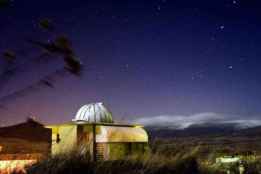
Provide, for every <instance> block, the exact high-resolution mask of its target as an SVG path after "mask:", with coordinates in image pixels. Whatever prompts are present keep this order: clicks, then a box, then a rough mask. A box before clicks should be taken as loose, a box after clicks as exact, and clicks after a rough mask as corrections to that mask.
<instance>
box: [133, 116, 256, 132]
mask: <svg viewBox="0 0 261 174" xmlns="http://www.w3.org/2000/svg"><path fill="white" fill-rule="evenodd" d="M133 122H135V123H140V124H143V125H145V126H157V127H165V128H172V129H185V128H188V127H190V126H192V125H208V124H215V125H219V124H220V125H224V124H227V125H228V124H231V125H234V126H235V128H239V129H243V128H250V127H256V126H261V119H258V118H257V117H247V116H239V115H229V114H219V113H214V112H206V113H199V114H193V115H160V116H152V117H142V118H138V119H136V120H134V121H133Z"/></svg>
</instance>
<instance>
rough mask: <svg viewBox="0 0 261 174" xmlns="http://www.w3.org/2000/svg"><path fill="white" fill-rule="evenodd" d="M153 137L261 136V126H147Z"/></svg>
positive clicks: (232, 124)
mask: <svg viewBox="0 0 261 174" xmlns="http://www.w3.org/2000/svg"><path fill="white" fill-rule="evenodd" d="M145 128H146V130H147V131H148V132H149V134H150V136H151V137H152V138H176V137H204V136H208V137H209V136H234V137H241V136H244V137H245V136H248V137H258V136H261V126H256V127H250V128H239V127H238V124H236V123H226V124H221V123H218V124H214V123H204V124H193V125H190V126H189V127H187V128H184V129H178V128H177V129H175V128H173V127H163V126H147V127H145Z"/></svg>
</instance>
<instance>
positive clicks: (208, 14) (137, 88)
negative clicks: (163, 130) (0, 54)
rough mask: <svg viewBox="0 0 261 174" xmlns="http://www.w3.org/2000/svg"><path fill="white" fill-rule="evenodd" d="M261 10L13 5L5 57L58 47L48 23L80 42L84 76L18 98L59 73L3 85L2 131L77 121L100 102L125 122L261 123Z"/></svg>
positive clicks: (1, 43)
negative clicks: (205, 119)
mask: <svg viewBox="0 0 261 174" xmlns="http://www.w3.org/2000/svg"><path fill="white" fill-rule="evenodd" d="M260 9H261V1H259V0H121V1H120V0H119V1H116V0H115V1H110V0H82V1H80V0H74V1H60V0H37V1H36V0H12V1H11V2H10V3H9V5H8V6H7V7H2V8H0V51H4V50H5V49H10V50H14V51H15V52H17V54H18V55H17V59H18V62H26V60H27V59H28V58H29V57H30V56H31V57H33V56H34V52H35V50H34V48H33V46H31V45H29V46H28V45H27V44H26V42H25V40H26V39H27V38H37V39H41V40H44V41H48V40H49V39H50V38H48V36H47V35H48V33H46V32H44V31H41V29H39V25H38V22H39V20H41V19H43V18H48V19H50V20H51V21H52V22H53V25H54V27H55V32H57V33H62V34H65V35H67V36H68V37H69V38H70V39H71V41H72V44H73V48H74V49H75V52H76V54H77V55H78V57H79V59H80V60H81V61H82V63H83V65H84V71H83V73H82V75H81V76H80V77H77V76H73V75H68V76H66V77H64V78H60V77H57V78H56V77H55V78H56V80H55V83H54V85H55V88H48V87H39V88H38V89H37V90H32V91H31V92H27V93H26V95H22V96H20V97H13V95H11V94H12V93H14V92H16V91H19V90H21V89H24V88H26V87H27V86H28V85H30V84H32V83H34V81H37V79H38V78H41V77H42V76H43V75H45V74H48V73H50V72H52V71H54V70H56V69H58V68H59V62H55V63H45V64H40V65H39V66H36V65H31V64H22V63H21V69H22V71H21V72H18V73H16V74H15V75H13V76H12V78H11V79H9V80H8V81H3V80H2V83H3V84H4V85H3V88H1V91H0V96H1V97H2V98H4V99H5V100H4V101H2V102H1V98H0V103H1V104H3V105H4V106H5V107H4V108H3V109H1V110H0V121H1V123H0V124H11V123H16V122H19V121H23V120H25V118H26V117H27V116H30V115H34V116H36V117H37V119H39V120H41V121H43V122H45V123H54V122H55V123H57V122H64V121H69V120H71V119H72V118H73V117H74V115H75V113H76V112H77V110H78V109H79V108H80V106H82V105H84V104H87V103H92V102H104V103H105V105H106V106H108V107H109V108H110V110H111V111H112V112H113V114H114V119H115V120H118V121H124V120H125V121H126V120H127V121H128V120H135V119H139V118H152V117H157V116H162V115H168V116H169V118H171V117H173V118H175V116H177V115H181V116H184V117H186V116H191V115H193V114H202V113H212V114H213V113H216V114H219V115H225V116H226V117H227V118H229V117H230V116H231V118H232V117H236V118H237V119H249V118H255V119H259V118H260V119H261V107H260V106H261V105H260V104H261V90H260V89H261V78H260V74H261V68H260V66H261V59H260V56H261V10H260ZM1 61H2V60H1ZM3 64H4V63H3V61H2V65H1V68H3V67H4V65H3ZM9 95H10V96H9ZM6 96H8V97H7V98H8V99H7V100H6ZM210 115H211V114H210Z"/></svg>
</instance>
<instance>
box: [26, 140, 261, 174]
mask: <svg viewBox="0 0 261 174" xmlns="http://www.w3.org/2000/svg"><path fill="white" fill-rule="evenodd" d="M180 141H181V140H179V141H174V140H156V141H154V142H153V143H152V144H151V151H150V152H148V153H147V154H145V155H142V156H129V157H127V158H125V159H122V160H116V161H99V162H93V161H92V160H91V159H90V158H89V157H88V156H80V155H77V153H75V152H74V153H71V154H64V155H60V156H55V157H50V158H48V159H47V160H45V161H41V162H39V163H37V164H35V165H33V166H32V167H29V168H28V169H27V173H28V174H36V173H37V174H63V173H68V174H70V173H77V174H81V173H84V174H92V173H93V174H94V173H95V174H207V173H210V174H220V173H226V170H225V169H224V168H223V167H220V166H219V167H218V166H216V165H215V163H214V162H213V161H212V162H211V159H214V158H215V156H216V155H217V154H218V153H216V152H218V151H221V148H220V147H221V144H218V146H217V147H214V146H206V145H204V143H202V142H201V144H200V143H196V142H195V141H194V143H192V142H191V141H189V142H188V140H186V141H185V140H184V141H183V143H181V142H180ZM177 142H178V143H177ZM186 142H187V143H186ZM202 144H203V145H202ZM195 145H196V146H195ZM206 147H210V148H206ZM223 147H224V149H226V145H223ZM215 148H217V149H219V150H217V149H215ZM208 160H209V163H206V161H208ZM245 167H246V170H245V173H246V174H258V173H261V162H260V160H258V159H256V160H255V161H248V162H246V163H245ZM230 168H231V173H235V174H237V173H238V166H237V164H235V165H233V166H231V167H230Z"/></svg>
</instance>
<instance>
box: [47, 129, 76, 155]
mask: <svg viewBox="0 0 261 174" xmlns="http://www.w3.org/2000/svg"><path fill="white" fill-rule="evenodd" d="M76 147H77V126H76V125H63V126H56V127H52V150H51V151H52V155H56V154H61V153H68V152H70V151H72V150H74V149H75V148H76Z"/></svg>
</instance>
